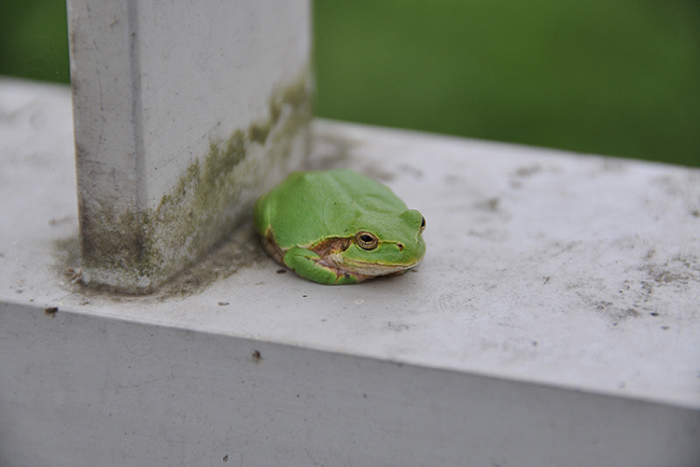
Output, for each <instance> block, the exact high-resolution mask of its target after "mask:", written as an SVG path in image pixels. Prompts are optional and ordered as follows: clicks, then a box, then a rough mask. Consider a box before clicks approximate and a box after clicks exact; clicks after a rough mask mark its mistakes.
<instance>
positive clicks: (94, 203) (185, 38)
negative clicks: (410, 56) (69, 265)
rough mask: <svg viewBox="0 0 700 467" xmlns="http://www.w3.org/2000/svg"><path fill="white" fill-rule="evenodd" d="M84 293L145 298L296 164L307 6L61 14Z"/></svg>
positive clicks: (83, 2) (194, 4) (106, 8)
mask: <svg viewBox="0 0 700 467" xmlns="http://www.w3.org/2000/svg"><path fill="white" fill-rule="evenodd" d="M68 12H69V19H70V47H71V79H72V83H73V103H74V118H75V138H76V152H77V174H78V198H79V211H80V225H81V235H82V254H83V272H84V280H85V282H86V283H89V284H99V285H105V286H108V287H109V288H112V289H117V290H120V291H123V292H129V293H143V292H151V291H153V290H154V289H155V288H157V287H158V286H159V285H160V284H162V283H163V282H164V281H166V280H168V279H169V278H171V277H172V276H174V275H176V274H177V273H178V272H180V271H181V270H182V269H183V268H185V267H186V266H188V265H189V264H191V263H192V262H193V261H195V260H196V259H197V258H198V257H200V256H201V255H202V254H203V253H204V252H206V251H208V250H209V249H210V248H211V246H212V245H214V244H215V243H216V242H218V241H220V240H221V239H223V238H225V237H226V236H227V235H228V234H229V233H230V232H231V231H232V230H233V228H234V227H235V225H236V224H237V223H238V222H239V221H240V220H241V219H242V218H243V217H244V216H245V215H246V213H247V212H248V211H249V209H250V207H251V203H252V200H253V199H254V198H255V197H256V196H257V195H258V194H259V193H260V192H261V191H262V190H263V189H265V188H267V187H269V186H270V185H271V184H272V183H273V182H276V181H278V180H279V179H280V177H281V176H282V174H284V173H286V172H288V171H289V170H290V169H292V168H295V167H297V166H299V164H300V163H301V162H302V160H303V159H304V157H305V154H306V153H307V138H308V123H309V119H310V96H311V77H310V74H309V50H310V19H309V15H310V10H309V2H308V0H290V1H284V2H278V1H275V0H240V1H235V2H234V1H215V2H212V1H209V0H192V1H187V2H158V1H155V0H126V1H123V2H112V1H107V0H97V1H95V0H69V1H68Z"/></svg>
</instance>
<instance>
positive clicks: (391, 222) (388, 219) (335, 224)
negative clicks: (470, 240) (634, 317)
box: [254, 169, 425, 284]
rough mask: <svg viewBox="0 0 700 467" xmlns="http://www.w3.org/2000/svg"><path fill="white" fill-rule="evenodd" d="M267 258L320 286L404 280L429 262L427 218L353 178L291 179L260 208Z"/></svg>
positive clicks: (310, 175)
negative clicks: (400, 275)
mask: <svg viewBox="0 0 700 467" xmlns="http://www.w3.org/2000/svg"><path fill="white" fill-rule="evenodd" d="M254 222H255V229H256V230H257V232H258V233H259V234H260V236H261V237H262V241H263V245H264V247H265V249H266V250H267V252H268V253H269V254H270V255H271V256H272V257H273V258H274V259H275V260H276V261H277V262H279V263H280V264H282V265H285V266H287V267H288V268H289V269H291V270H293V271H294V272H296V273H297V274H299V275H300V276H302V277H304V278H306V279H309V280H312V281H315V282H319V283H321V284H354V283H357V282H361V281H363V280H365V279H370V278H372V277H376V276H384V275H388V274H398V273H401V272H404V271H405V270H407V269H408V268H412V267H413V266H415V265H417V264H418V263H419V262H420V261H421V260H422V259H423V256H424V255H425V242H424V241H423V236H422V233H423V230H424V229H425V218H424V217H423V216H422V215H421V213H420V212H418V211H416V210H415V209H408V208H407V207H406V205H405V204H404V202H403V201H401V200H400V199H399V198H398V197H397V196H396V195H395V194H394V193H393V192H392V191H391V190H390V189H389V188H387V187H386V186H384V185H382V184H381V183H379V182H376V181H374V180H372V179H371V178H368V177H365V176H363V175H360V174H358V173H355V172H352V171H350V170H345V169H339V170H327V171H318V172H293V173H291V174H290V175H289V176H288V177H287V178H286V179H285V180H283V181H282V182H281V183H280V184H279V185H277V187H275V188H274V189H273V190H272V191H270V192H268V193H267V194H265V195H263V196H261V197H260V198H259V199H258V201H257V202H256V204H255V212H254Z"/></svg>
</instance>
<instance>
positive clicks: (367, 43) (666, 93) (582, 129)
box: [0, 0, 700, 167]
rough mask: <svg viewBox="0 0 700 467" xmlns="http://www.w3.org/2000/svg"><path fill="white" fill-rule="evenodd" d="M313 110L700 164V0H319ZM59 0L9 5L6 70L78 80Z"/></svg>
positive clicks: (2, 14)
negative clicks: (70, 63) (70, 61)
mask: <svg viewBox="0 0 700 467" xmlns="http://www.w3.org/2000/svg"><path fill="white" fill-rule="evenodd" d="M313 13H314V41H315V50H314V54H315V63H316V81H317V90H318V95H317V96H318V98H317V106H316V108H317V112H316V113H317V115H319V116H321V117H327V118H335V119H342V120H351V121H356V122H364V123H370V124H375V125H386V126H393V127H402V128H412V129H418V130H425V131H431V132H439V133H446V134H453V135H461V136H469V137H475V138H484V139H491V140H499V141H510V142H516V143H524V144H531V145H537V146H548V147H555V148H562V149H568V150H572V151H579V152H588V153H597V154H606V155H614V156H622V157H632V158H638V159H647V160H658V161H664V162H669V163H675V164H684V165H690V166H697V167H700V1H698V0H580V1H576V2H569V1H563V0H520V1H518V0H473V1H470V0H459V1H458V0H353V1H338V0H315V1H314V2H313ZM65 21H66V13H65V4H64V2H63V1H62V0H2V3H1V4H0V74H5V75H12V76H17V77H22V78H28V79H39V80H48V81H58V82H68V81H69V66H68V47H67V39H66V38H67V32H66V24H65Z"/></svg>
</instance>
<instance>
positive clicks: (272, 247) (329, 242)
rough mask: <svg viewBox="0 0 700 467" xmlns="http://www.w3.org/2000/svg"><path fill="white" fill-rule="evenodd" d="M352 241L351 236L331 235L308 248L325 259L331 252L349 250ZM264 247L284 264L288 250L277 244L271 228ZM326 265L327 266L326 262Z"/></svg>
mask: <svg viewBox="0 0 700 467" xmlns="http://www.w3.org/2000/svg"><path fill="white" fill-rule="evenodd" d="M351 243H352V239H351V238H343V237H331V238H327V239H325V240H323V241H322V242H319V243H317V244H316V245H312V246H310V247H308V248H307V250H310V251H313V252H314V253H316V254H317V255H318V256H320V257H321V260H323V259H324V258H326V257H328V255H330V254H333V253H340V252H341V251H345V250H347V249H348V247H350V244H351ZM263 247H264V248H265V250H266V251H267V252H268V253H269V254H270V256H272V257H273V258H274V259H275V261H277V262H278V263H280V264H282V265H284V254H285V253H286V251H285V250H282V249H281V248H280V247H279V246H278V245H277V242H275V238H274V234H273V233H272V231H271V230H268V231H267V232H266V234H265V236H264V237H263ZM302 248H303V247H302ZM324 266H327V265H326V264H325V262H324ZM330 269H335V268H330Z"/></svg>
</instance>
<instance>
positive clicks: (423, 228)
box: [420, 217, 425, 233]
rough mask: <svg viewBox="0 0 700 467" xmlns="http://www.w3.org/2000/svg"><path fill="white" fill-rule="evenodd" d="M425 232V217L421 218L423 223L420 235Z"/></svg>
mask: <svg viewBox="0 0 700 467" xmlns="http://www.w3.org/2000/svg"><path fill="white" fill-rule="evenodd" d="M424 230H425V217H423V218H421V221H420V233H423V231H424Z"/></svg>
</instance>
